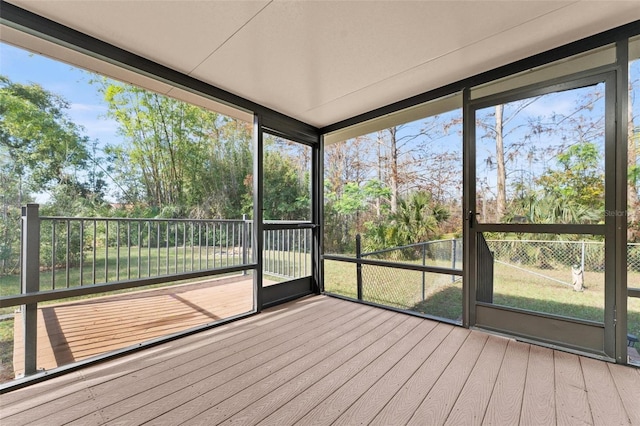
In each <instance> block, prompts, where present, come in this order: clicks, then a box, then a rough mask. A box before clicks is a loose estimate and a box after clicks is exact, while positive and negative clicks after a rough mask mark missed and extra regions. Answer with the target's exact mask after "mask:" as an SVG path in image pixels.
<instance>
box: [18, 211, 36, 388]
mask: <svg viewBox="0 0 640 426" xmlns="http://www.w3.org/2000/svg"><path fill="white" fill-rule="evenodd" d="M38 209H39V206H38V204H27V205H26V207H22V267H21V268H20V276H21V277H20V278H21V287H22V294H26V293H36V292H38V291H40V217H39V216H38ZM37 326H38V304H37V303H29V304H26V305H22V331H23V342H24V375H25V376H28V375H30V374H34V373H36V371H37V368H36V360H37V340H38V335H37Z"/></svg>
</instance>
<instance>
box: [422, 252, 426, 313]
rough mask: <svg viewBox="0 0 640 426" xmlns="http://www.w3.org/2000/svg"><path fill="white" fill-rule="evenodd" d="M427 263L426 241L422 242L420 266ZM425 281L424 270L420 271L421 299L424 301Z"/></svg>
mask: <svg viewBox="0 0 640 426" xmlns="http://www.w3.org/2000/svg"><path fill="white" fill-rule="evenodd" d="M426 264H427V243H422V266H425V265H426ZM425 287H426V282H425V272H424V271H422V301H423V302H424V298H425V296H426V294H425V292H426V289H425Z"/></svg>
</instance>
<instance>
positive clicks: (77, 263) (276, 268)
mask: <svg viewBox="0 0 640 426" xmlns="http://www.w3.org/2000/svg"><path fill="white" fill-rule="evenodd" d="M274 223H275V222H274ZM253 226H254V225H253V221H251V220H247V219H246V218H243V219H238V220H227V219H165V218H113V217H109V218H104V217H103V218H98V217H50V216H39V206H38V205H37V204H30V205H27V206H25V207H23V210H22V218H21V256H20V276H21V288H20V289H19V291H18V292H17V293H13V294H9V295H6V293H4V294H3V297H2V298H0V309H8V308H11V307H14V306H22V314H23V315H22V321H23V342H24V356H25V362H24V372H25V375H30V374H34V373H36V338H37V330H36V318H37V308H38V304H39V303H41V302H46V301H53V300H60V299H62V298H67V297H79V296H89V295H95V294H98V293H102V292H113V291H115V290H124V289H133V288H138V287H142V286H146V285H152V284H154V285H155V284H170V283H174V282H177V281H184V280H189V279H196V278H204V277H210V276H213V275H220V274H238V273H243V274H247V273H248V272H249V271H250V270H252V269H256V261H255V259H254V258H253V257H254V250H253V244H252V241H253V231H254V228H253ZM271 226H272V228H273V224H271ZM296 226H297V227H296ZM276 228H277V229H265V230H264V235H263V239H264V249H263V252H262V256H263V259H262V260H263V274H264V275H265V276H272V277H276V281H277V280H278V279H285V280H286V279H293V278H300V277H304V276H308V275H309V274H310V272H311V263H310V260H311V255H310V254H311V240H312V238H311V229H309V228H308V227H306V226H303V225H298V224H296V223H289V222H287V223H286V224H285V223H278V224H277V225H276Z"/></svg>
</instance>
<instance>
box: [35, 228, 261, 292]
mask: <svg viewBox="0 0 640 426" xmlns="http://www.w3.org/2000/svg"><path fill="white" fill-rule="evenodd" d="M27 232H29V231H28V230H27ZM250 232H251V230H250V224H249V223H248V222H247V221H243V220H221V219H216V220H201V219H137V218H91V217H80V218H78V217H40V262H39V265H38V268H39V270H40V271H43V272H49V273H48V274H46V281H44V280H43V279H42V278H44V277H45V275H44V274H42V275H41V277H42V278H41V282H40V288H41V289H51V290H55V289H58V288H70V287H75V286H84V285H92V284H104V283H109V282H114V281H121V280H131V279H140V278H145V277H146V278H149V277H156V276H161V275H166V276H168V275H179V274H181V273H185V272H192V271H202V270H208V269H215V268H223V267H229V266H237V265H243V264H246V263H247V262H248V258H249V255H250V249H251V238H250V236H251V233H250Z"/></svg>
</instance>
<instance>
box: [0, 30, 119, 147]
mask: <svg viewBox="0 0 640 426" xmlns="http://www.w3.org/2000/svg"><path fill="white" fill-rule="evenodd" d="M0 74H2V75H5V76H6V77H8V78H9V79H10V80H11V81H13V82H16V83H25V84H28V83H38V84H40V85H41V86H42V87H44V88H45V89H47V90H49V91H50V92H53V93H56V94H58V95H61V96H62V97H63V98H64V99H65V100H66V101H67V102H69V104H70V109H69V110H68V111H67V114H68V115H69V116H70V117H71V119H72V121H73V122H75V123H77V124H79V125H81V126H83V127H84V134H85V135H87V136H88V137H89V138H90V139H92V140H94V139H97V140H99V142H100V146H102V145H104V144H116V143H118V142H119V140H120V138H119V137H118V135H117V123H116V122H115V121H113V120H111V119H107V118H106V117H105V115H106V112H107V106H106V104H105V102H103V101H102V97H101V95H100V93H98V91H97V86H93V85H91V84H90V83H89V81H90V80H91V78H92V74H91V73H89V72H87V71H84V70H81V69H79V68H75V67H72V66H71V65H68V64H65V63H62V62H58V61H54V60H52V59H49V58H46V57H44V56H41V55H37V54H32V53H30V52H28V51H26V50H23V49H19V48H16V47H13V46H11V45H8V44H5V43H0Z"/></svg>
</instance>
